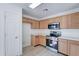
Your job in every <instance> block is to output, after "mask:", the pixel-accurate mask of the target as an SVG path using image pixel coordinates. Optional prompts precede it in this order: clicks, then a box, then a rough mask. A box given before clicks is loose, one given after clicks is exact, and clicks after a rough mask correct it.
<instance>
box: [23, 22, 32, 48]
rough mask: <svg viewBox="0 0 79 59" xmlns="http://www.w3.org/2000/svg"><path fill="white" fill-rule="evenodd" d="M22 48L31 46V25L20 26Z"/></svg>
mask: <svg viewBox="0 0 79 59" xmlns="http://www.w3.org/2000/svg"><path fill="white" fill-rule="evenodd" d="M22 34H23V35H22V36H23V38H22V46H23V48H24V47H27V46H30V45H31V24H29V23H27V24H26V23H23V25H22Z"/></svg>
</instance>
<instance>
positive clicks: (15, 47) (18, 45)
mask: <svg viewBox="0 0 79 59" xmlns="http://www.w3.org/2000/svg"><path fill="white" fill-rule="evenodd" d="M21 12H22V11H21V10H20V9H16V8H15V9H14V8H11V9H9V10H6V13H5V14H6V19H5V21H6V24H5V26H6V41H5V43H6V56H16V55H20V52H21V54H22V36H21V33H22V13H21Z"/></svg>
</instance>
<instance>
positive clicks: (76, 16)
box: [70, 12, 79, 29]
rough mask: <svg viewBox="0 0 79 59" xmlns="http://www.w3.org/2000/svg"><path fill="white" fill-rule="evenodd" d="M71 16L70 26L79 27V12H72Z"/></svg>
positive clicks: (72, 27)
mask: <svg viewBox="0 0 79 59" xmlns="http://www.w3.org/2000/svg"><path fill="white" fill-rule="evenodd" d="M70 17H71V21H70V28H71V29H79V12H77V13H73V14H71V15H70Z"/></svg>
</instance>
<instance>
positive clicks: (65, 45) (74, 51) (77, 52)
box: [58, 38, 79, 56]
mask: <svg viewBox="0 0 79 59" xmlns="http://www.w3.org/2000/svg"><path fill="white" fill-rule="evenodd" d="M58 51H59V52H61V53H63V54H66V55H69V56H79V41H75V40H68V39H63V38H59V41H58Z"/></svg>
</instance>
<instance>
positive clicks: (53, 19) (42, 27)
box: [40, 17, 60, 29]
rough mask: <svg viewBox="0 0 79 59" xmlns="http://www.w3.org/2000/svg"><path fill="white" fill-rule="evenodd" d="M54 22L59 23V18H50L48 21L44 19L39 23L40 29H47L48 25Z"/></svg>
mask: <svg viewBox="0 0 79 59" xmlns="http://www.w3.org/2000/svg"><path fill="white" fill-rule="evenodd" d="M54 22H60V17H55V18H50V19H45V20H42V21H40V28H41V29H48V25H49V24H52V23H54Z"/></svg>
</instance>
